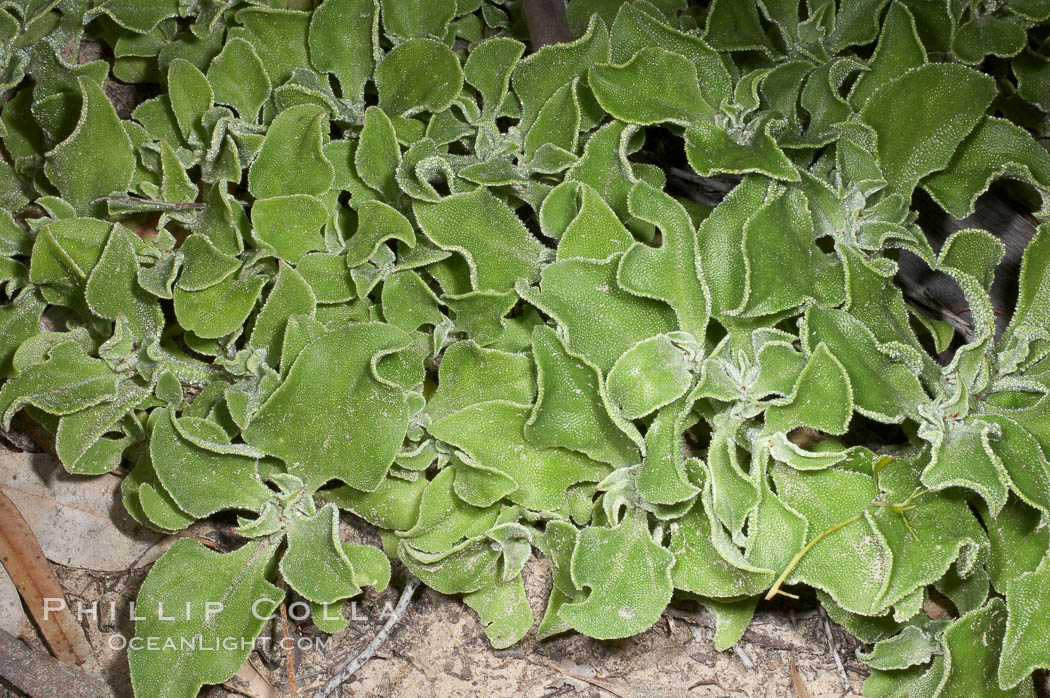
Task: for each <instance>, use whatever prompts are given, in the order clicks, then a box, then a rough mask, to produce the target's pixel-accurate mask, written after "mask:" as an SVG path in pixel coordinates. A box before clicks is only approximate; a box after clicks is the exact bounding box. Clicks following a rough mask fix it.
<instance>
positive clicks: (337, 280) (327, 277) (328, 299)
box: [295, 252, 354, 303]
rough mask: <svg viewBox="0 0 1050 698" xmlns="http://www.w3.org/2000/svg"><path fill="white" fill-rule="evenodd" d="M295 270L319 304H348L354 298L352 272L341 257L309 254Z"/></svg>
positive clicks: (300, 261) (320, 253)
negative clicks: (308, 286)
mask: <svg viewBox="0 0 1050 698" xmlns="http://www.w3.org/2000/svg"><path fill="white" fill-rule="evenodd" d="M295 270H296V271H297V272H299V274H300V275H301V276H302V277H303V278H304V279H305V280H306V283H308V284H309V285H310V289H311V290H312V291H313V293H314V297H315V298H316V299H317V302H318V303H346V302H347V301H349V300H352V299H353V297H354V285H353V281H352V280H351V278H350V270H349V269H347V268H346V261H345V260H344V258H343V257H340V256H339V255H336V254H328V253H323V252H319V253H316V254H308V255H306V256H305V257H303V258H302V259H300V260H299V264H298V265H297V266H296V267H295Z"/></svg>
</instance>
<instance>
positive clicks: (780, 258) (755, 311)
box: [733, 189, 844, 317]
mask: <svg viewBox="0 0 1050 698" xmlns="http://www.w3.org/2000/svg"><path fill="white" fill-rule="evenodd" d="M814 238H815V235H814V228H813V219H812V217H811V216H810V213H809V208H808V206H807V203H806V197H805V196H803V195H802V194H801V192H799V191H797V190H794V189H789V190H787V191H785V192H784V193H782V194H779V195H777V194H773V195H771V196H770V197H769V198H768V199H767V200H766V203H765V205H764V206H762V207H761V208H760V209H759V210H758V211H756V212H755V214H754V215H753V216H752V217H751V219H750V220H749V221H748V223H747V227H746V228H745V231H744V255H745V257H746V261H747V281H748V285H747V294H746V296H745V300H744V302H743V303H741V306H740V307H739V308H737V309H735V310H734V311H733V313H734V314H740V315H743V316H745V317H754V316H759V315H772V314H774V313H778V312H781V311H784V310H789V309H792V308H795V307H797V306H800V305H802V304H803V303H804V302H805V301H807V300H815V301H817V302H818V303H819V304H821V305H829V306H830V305H837V304H838V303H839V302H840V301H841V300H842V298H843V295H844V293H843V291H844V289H843V281H844V274H843V270H842V265H841V263H840V262H839V261H838V259H837V258H836V257H835V256H833V255H826V254H824V253H823V252H822V251H821V250H820V248H819V247H818V246H817V244H816V241H815V239H814Z"/></svg>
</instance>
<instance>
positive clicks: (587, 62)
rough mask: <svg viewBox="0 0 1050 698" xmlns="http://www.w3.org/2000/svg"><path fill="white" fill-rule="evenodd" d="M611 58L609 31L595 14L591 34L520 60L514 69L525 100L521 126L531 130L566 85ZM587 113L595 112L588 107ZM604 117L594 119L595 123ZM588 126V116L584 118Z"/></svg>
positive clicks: (517, 90) (516, 85) (516, 88)
mask: <svg viewBox="0 0 1050 698" xmlns="http://www.w3.org/2000/svg"><path fill="white" fill-rule="evenodd" d="M608 60H609V30H608V29H607V28H606V26H605V23H604V22H602V20H601V19H600V18H598V17H592V18H591V23H590V25H589V26H588V27H587V33H586V34H584V35H583V36H582V37H580V38H579V39H577V40H576V41H573V42H571V43H567V44H548V45H547V46H544V47H543V48H541V49H540V50H539V51H536V52H535V53H533V54H531V55H530V56H527V57H525V58H523V59H522V60H520V61H519V62H518V65H517V67H516V68H515V69H514V74H513V77H512V83H513V85H514V93H515V94H516V95H517V96H518V99H520V100H521V112H522V113H521V122H520V123H519V124H518V128H520V129H521V130H522V132H525V133H527V132H528V130H529V129H530V128H532V124H533V123H534V122H535V121H536V118H537V117H538V116H539V113H540V109H542V108H543V105H544V104H546V103H547V101H548V100H549V99H550V98H551V96H552V95H553V94H554V93H555V92H557V91H558V89H559V88H560V87H561V86H562V85H565V84H568V83H570V82H572V81H573V79H574V78H582V77H584V76H585V75H586V74H587V70H588V69H589V68H590V67H591V66H592V65H594V64H595V63H601V62H605V61H608ZM584 113H585V114H589V113H591V112H590V111H589V110H587V109H585V110H584ZM599 118H600V117H598V118H594V120H593V121H591V122H590V123H595V122H596V121H598V120H599ZM584 123H585V125H586V124H587V119H585V120H584Z"/></svg>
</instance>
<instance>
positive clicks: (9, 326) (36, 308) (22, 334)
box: [0, 290, 46, 378]
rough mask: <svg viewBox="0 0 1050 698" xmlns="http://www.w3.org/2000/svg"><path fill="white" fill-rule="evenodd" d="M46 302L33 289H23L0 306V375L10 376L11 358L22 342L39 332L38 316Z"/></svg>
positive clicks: (11, 371) (11, 368) (11, 370)
mask: <svg viewBox="0 0 1050 698" xmlns="http://www.w3.org/2000/svg"><path fill="white" fill-rule="evenodd" d="M45 307H46V303H44V301H43V300H42V299H41V298H40V295H39V294H38V293H36V292H34V291H31V290H30V291H23V292H22V293H21V294H19V295H18V297H17V298H15V299H14V300H13V301H12V302H10V303H7V304H6V305H3V306H0V338H2V339H0V377H3V378H10V377H11V376H12V373H13V368H14V367H13V366H12V359H14V356H15V351H16V350H17V349H18V347H19V345H21V344H22V342H24V341H26V340H27V339H29V338H30V337H32V336H34V335H36V334H39V333H40V316H41V314H42V313H43V312H44V308H45Z"/></svg>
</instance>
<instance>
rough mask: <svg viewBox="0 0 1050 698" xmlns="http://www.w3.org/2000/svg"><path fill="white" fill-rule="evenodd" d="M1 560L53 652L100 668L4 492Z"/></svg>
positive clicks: (1, 500) (72, 661)
mask: <svg viewBox="0 0 1050 698" xmlns="http://www.w3.org/2000/svg"><path fill="white" fill-rule="evenodd" d="M0 561H2V562H3V564H4V567H5V568H6V569H7V573H8V574H10V575H11V581H13V582H14V583H15V586H16V587H18V593H19V594H21V595H22V598H23V599H25V602H26V606H27V607H28V608H29V613H30V614H31V615H32V616H33V619H34V620H35V621H36V625H37V627H38V628H39V629H40V632H41V634H42V635H43V636H44V641H45V642H47V645H48V647H50V648H51V652H52V653H54V655H55V656H56V657H57V658H58V659H59V660H61V661H63V662H65V663H67V664H79V665H81V666H83V667H84V668H85V669H87V670H89V671H94V672H97V671H98V670H99V666H98V661H97V660H96V659H95V654H94V652H93V650H92V649H91V645H90V644H89V643H88V641H87V638H86V637H85V636H84V630H83V628H81V627H80V624H78V623H77V620H76V617H75V616H74V615H73V612H72V611H70V610H69V604H68V602H67V600H66V595H65V592H63V590H62V586H61V585H60V584H59V583H58V579H56V578H55V573H54V571H53V570H52V569H51V566H50V565H49V564H48V562H47V558H45V557H44V552H43V551H42V550H41V549H40V544H39V543H37V540H36V537H35V536H34V535H33V531H32V529H30V528H29V524H27V523H26V520H25V519H23V518H22V514H20V513H19V511H18V507H16V506H15V504H14V502H12V501H11V500H10V499H9V498H8V497H7V495H5V494H4V493H2V492H0Z"/></svg>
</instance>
